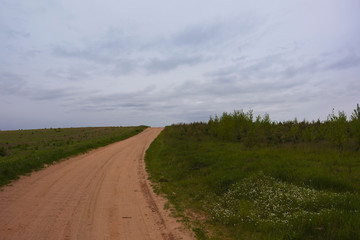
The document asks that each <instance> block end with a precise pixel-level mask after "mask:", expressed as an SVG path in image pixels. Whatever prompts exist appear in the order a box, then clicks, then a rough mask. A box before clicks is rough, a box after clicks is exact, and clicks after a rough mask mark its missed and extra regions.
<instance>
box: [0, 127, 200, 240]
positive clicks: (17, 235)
mask: <svg viewBox="0 0 360 240" xmlns="http://www.w3.org/2000/svg"><path fill="white" fill-rule="evenodd" d="M161 130H162V129H161V128H149V129H146V130H145V131H144V132H142V133H140V134H138V135H137V136H134V137H132V138H129V139H127V140H124V141H121V142H117V143H114V144H111V145H109V146H106V147H103V148H100V149H97V150H94V151H91V152H89V153H87V154H84V155H81V156H77V157H74V158H71V159H69V160H66V161H63V162H61V163H59V164H56V165H53V166H50V167H48V168H46V169H44V170H42V171H39V172H35V173H33V174H32V175H31V176H27V177H22V178H21V179H20V180H19V181H16V182H15V183H13V186H7V187H5V188H4V189H3V191H1V192H0V239H26V240H31V239H36V240H39V239H46V240H49V239H52V240H55V239H79V240H82V239H84V240H91V239H94V240H95V239H96V240H102V239H114V240H117V239H121V240H122V239H124V240H125V239H126V240H141V239H156V240H161V239H193V238H192V236H191V234H190V233H189V232H188V231H185V230H184V229H183V228H182V226H181V225H180V223H178V222H176V220H175V219H173V218H171V217H169V213H168V212H165V210H163V204H164V199H162V198H160V197H158V196H155V195H154V193H153V192H152V189H151V187H150V185H149V182H148V181H147V175H146V172H145V167H144V161H143V157H144V153H145V150H146V149H147V148H148V146H149V145H150V143H151V142H152V141H153V140H154V139H155V138H156V137H157V135H158V134H159V133H160V132H161Z"/></svg>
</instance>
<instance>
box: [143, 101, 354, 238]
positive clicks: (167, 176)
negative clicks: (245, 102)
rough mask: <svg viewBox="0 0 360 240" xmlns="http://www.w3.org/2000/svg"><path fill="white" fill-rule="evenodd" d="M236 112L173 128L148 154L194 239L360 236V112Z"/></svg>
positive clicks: (158, 184) (158, 182) (160, 187)
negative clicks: (304, 115)
mask: <svg viewBox="0 0 360 240" xmlns="http://www.w3.org/2000/svg"><path fill="white" fill-rule="evenodd" d="M358 110H359V108H358ZM355 112H356V111H355ZM238 113H240V115H241V114H242V117H240V118H238V116H239V114H238ZM238 113H236V112H235V113H234V114H225V115H223V117H224V116H225V119H224V118H223V117H221V118H218V119H216V118H215V120H214V119H213V118H212V119H210V121H209V123H192V124H178V125H172V126H169V127H166V128H165V130H164V131H163V132H162V133H161V135H160V136H159V137H158V138H157V139H156V140H155V141H154V142H153V143H152V145H151V146H150V148H149V149H148V151H147V154H146V164H147V169H148V171H149V173H150V178H151V180H152V181H153V182H154V183H155V188H156V190H157V191H159V192H161V193H164V194H165V195H166V196H167V198H168V199H169V202H170V203H171V204H172V205H173V206H174V207H175V208H176V209H177V211H176V212H177V214H178V215H180V216H181V217H182V218H183V220H184V221H185V222H187V223H188V224H189V225H190V226H191V228H192V229H193V231H194V232H195V233H196V235H197V238H198V239H360V230H359V229H360V212H359V211H360V152H359V145H358V144H359V143H358V141H357V136H358V135H357V131H358V128H357V127H356V126H357V125H356V124H358V123H357V122H356V118H352V121H347V120H346V118H345V121H343V119H341V112H340V114H339V115H340V116H336V115H335V114H334V113H333V114H331V115H329V119H328V121H326V122H321V123H320V122H313V123H308V122H303V123H298V122H297V121H293V122H287V123H275V122H271V121H270V120H269V116H265V117H264V118H263V119H261V118H257V120H256V121H253V120H252V117H251V113H247V114H244V113H241V112H238ZM229 116H230V117H229ZM331 117H335V121H333V120H334V119H331ZM250 118H251V121H250ZM234 119H235V120H234ZM244 119H245V120H246V119H248V121H245V120H244ZM339 119H340V120H339ZM224 120H225V121H227V122H225V121H224ZM339 121H341V123H339ZM214 122H215V126H214ZM239 122H240V123H239ZM237 123H238V124H237ZM216 124H217V125H216ZM354 126H355V127H354ZM292 129H297V130H296V131H292ZM341 131H344V132H341ZM339 139H340V140H339Z"/></svg>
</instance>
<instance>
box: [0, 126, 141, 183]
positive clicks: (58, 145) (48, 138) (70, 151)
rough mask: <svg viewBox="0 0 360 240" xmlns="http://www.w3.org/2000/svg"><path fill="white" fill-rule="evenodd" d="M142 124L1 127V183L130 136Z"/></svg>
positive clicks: (135, 132) (136, 132)
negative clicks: (8, 129) (2, 129)
mask: <svg viewBox="0 0 360 240" xmlns="http://www.w3.org/2000/svg"><path fill="white" fill-rule="evenodd" d="M145 128H146V126H138V127H92V128H54V129H36V130H17V131H0V187H1V186H3V185H5V184H8V183H10V182H11V180H14V179H17V178H18V177H19V176H20V175H24V174H28V173H30V172H32V171H34V170H39V169H41V168H43V167H44V165H45V164H47V165H49V164H52V163H54V162H57V161H60V160H62V159H64V158H67V157H70V156H74V155H77V154H80V153H84V152H87V151H89V150H91V149H94V148H98V147H101V146H105V145H107V144H110V143H113V142H116V141H120V140H123V139H126V138H129V137H131V136H134V135H136V134H138V133H139V132H141V131H143V130H144V129H145Z"/></svg>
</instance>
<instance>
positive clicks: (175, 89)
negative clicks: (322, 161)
mask: <svg viewBox="0 0 360 240" xmlns="http://www.w3.org/2000/svg"><path fill="white" fill-rule="evenodd" d="M357 103H360V1H359V0H291V1H289V0H272V1H260V0H255V1H243V0H221V1H212V0H206V1H205V0H197V1H188V0H182V1H172V0H153V1H144V0H143V1H140V0H131V1H128V0H101V1H100V0H92V1H85V0H76V1H74V0H34V1H25V0H0V129H1V130H7V129H20V128H21V129H27V128H48V127H77V126H119V125H122V126H126V125H139V124H146V125H151V126H164V125H169V124H172V123H178V122H192V121H207V120H208V118H209V116H210V115H215V114H221V113H222V112H224V111H228V112H229V111H233V110H234V109H244V110H245V111H247V110H249V109H253V110H254V112H255V114H261V115H262V114H264V113H265V112H267V113H269V114H270V118H271V119H272V120H277V121H283V120H293V119H294V118H295V117H297V118H298V119H299V120H302V119H303V118H306V119H307V120H314V119H315V120H316V119H318V118H320V119H322V120H324V119H326V117H327V115H328V114H329V113H331V111H332V108H335V111H337V110H345V112H346V113H347V114H348V115H350V114H351V112H352V111H353V109H354V108H355V107H356V104H357Z"/></svg>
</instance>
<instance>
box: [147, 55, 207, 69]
mask: <svg viewBox="0 0 360 240" xmlns="http://www.w3.org/2000/svg"><path fill="white" fill-rule="evenodd" d="M204 61H205V59H204V58H203V57H202V56H172V57H168V58H162V59H159V58H151V59H149V62H148V63H147V64H145V68H146V70H147V71H148V72H149V73H158V72H167V71H171V70H173V69H176V68H177V67H180V66H184V65H188V66H194V65H196V64H200V63H202V62H204Z"/></svg>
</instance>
